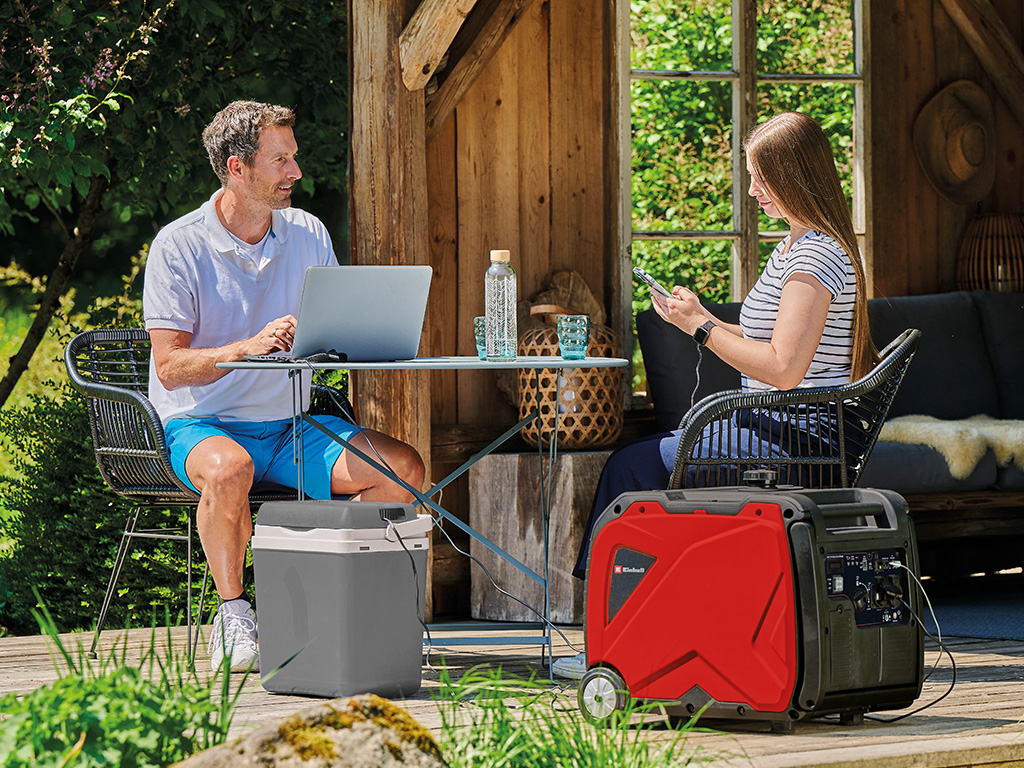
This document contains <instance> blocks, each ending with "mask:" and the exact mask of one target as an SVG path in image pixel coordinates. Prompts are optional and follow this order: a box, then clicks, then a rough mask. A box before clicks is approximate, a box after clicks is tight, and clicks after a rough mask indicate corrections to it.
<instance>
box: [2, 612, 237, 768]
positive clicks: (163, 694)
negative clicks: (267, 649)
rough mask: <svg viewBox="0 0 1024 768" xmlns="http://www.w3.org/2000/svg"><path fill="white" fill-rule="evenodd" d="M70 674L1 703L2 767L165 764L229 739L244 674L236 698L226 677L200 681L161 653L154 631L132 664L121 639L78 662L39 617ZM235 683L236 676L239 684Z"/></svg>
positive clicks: (178, 658) (176, 657) (177, 659)
mask: <svg viewBox="0 0 1024 768" xmlns="http://www.w3.org/2000/svg"><path fill="white" fill-rule="evenodd" d="M40 626H41V627H42V628H43V631H44V633H45V634H48V635H50V637H51V642H53V643H54V645H55V646H56V649H57V651H58V653H59V656H60V657H61V658H62V659H63V662H64V665H65V666H66V669H65V670H64V671H63V673H62V674H61V675H60V677H59V678H58V679H57V680H56V681H55V682H53V683H51V684H48V685H44V686H42V687H41V688H37V689H36V690H34V691H32V692H31V693H29V694H27V695H25V696H19V695H18V694H8V695H6V696H3V697H0V712H3V713H5V714H7V715H9V717H8V719H6V720H4V721H3V722H2V723H0V766H3V768H29V766H32V767H35V766H65V765H74V766H81V767H82V768H88V767H89V766H109V765H120V766H137V767H138V768H143V767H144V766H164V765H168V764H170V763H172V762H176V761H178V760H181V759H183V758H185V757H187V756H188V755H190V754H193V753H195V752H198V751H201V750H204V749H208V748H210V747H212V746H214V745H216V744H220V743H221V742H223V741H224V740H225V738H226V737H227V732H228V728H229V727H230V725H231V718H232V713H233V711H234V706H235V703H236V702H237V700H238V694H239V692H240V691H241V689H242V684H243V683H244V682H245V676H243V677H242V678H241V682H239V683H237V687H236V689H235V691H234V693H232V691H231V686H230V685H229V674H228V673H227V671H226V670H225V671H224V672H223V673H222V674H218V675H216V676H213V677H211V678H208V679H201V678H200V677H199V676H198V675H197V674H196V671H195V668H194V667H193V666H191V665H190V664H188V660H187V656H186V654H185V652H184V651H183V650H181V649H180V648H179V650H178V651H177V652H175V651H172V650H171V649H172V648H173V645H172V644H171V642H170V637H168V643H167V647H166V649H165V650H164V651H162V652H159V651H158V650H157V644H156V632H155V630H154V632H153V635H151V637H150V642H149V646H148V648H146V649H143V653H142V658H141V660H140V661H139V663H138V664H131V663H128V659H127V638H125V640H124V642H123V643H122V644H121V645H120V647H115V648H114V650H113V651H112V652H111V653H110V654H109V655H108V656H107V657H106V658H101V659H99V660H97V661H95V662H92V663H90V662H89V661H87V660H86V659H85V658H84V656H85V654H84V653H83V651H82V647H81V645H79V646H78V649H77V659H76V658H75V657H74V656H73V655H72V653H71V652H69V651H68V650H67V649H66V648H65V647H64V646H63V644H62V643H61V641H60V638H59V637H57V633H56V628H55V627H54V625H53V622H52V620H51V619H50V618H49V617H48V615H46V616H45V617H40ZM236 679H238V678H236Z"/></svg>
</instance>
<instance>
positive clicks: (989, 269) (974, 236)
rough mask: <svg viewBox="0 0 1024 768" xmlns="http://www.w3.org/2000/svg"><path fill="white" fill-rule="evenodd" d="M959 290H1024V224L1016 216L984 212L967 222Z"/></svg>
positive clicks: (962, 250) (958, 264) (961, 252)
mask: <svg viewBox="0 0 1024 768" xmlns="http://www.w3.org/2000/svg"><path fill="white" fill-rule="evenodd" d="M956 282H957V287H958V288H960V290H962V291H973V290H985V291H1024V221H1022V219H1021V217H1020V216H1018V215H1016V214H1008V213H980V214H977V215H976V216H973V217H972V218H971V220H970V221H969V222H968V223H967V230H966V231H965V232H964V239H963V243H962V244H961V246H960V260H959V261H958V262H957V275H956Z"/></svg>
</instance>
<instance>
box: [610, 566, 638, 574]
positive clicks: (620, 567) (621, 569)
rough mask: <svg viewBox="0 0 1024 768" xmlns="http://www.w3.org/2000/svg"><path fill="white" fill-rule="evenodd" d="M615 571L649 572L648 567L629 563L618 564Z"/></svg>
mask: <svg viewBox="0 0 1024 768" xmlns="http://www.w3.org/2000/svg"><path fill="white" fill-rule="evenodd" d="M612 572H613V573H647V569H646V568H634V567H632V566H629V565H616V566H615V568H614V570H613V571H612Z"/></svg>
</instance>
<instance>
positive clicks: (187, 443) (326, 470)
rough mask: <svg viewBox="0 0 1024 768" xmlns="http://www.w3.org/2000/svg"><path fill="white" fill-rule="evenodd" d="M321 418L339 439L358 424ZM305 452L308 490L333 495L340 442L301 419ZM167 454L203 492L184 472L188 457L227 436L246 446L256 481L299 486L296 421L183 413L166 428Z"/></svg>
mask: <svg viewBox="0 0 1024 768" xmlns="http://www.w3.org/2000/svg"><path fill="white" fill-rule="evenodd" d="M316 420H317V421H318V422H320V423H321V424H323V425H324V426H325V427H327V428H328V429H329V430H331V431H332V432H334V433H335V434H336V435H338V436H339V437H343V438H344V439H346V440H350V439H351V438H352V436H353V435H355V434H356V433H357V432H359V428H358V427H357V426H355V425H354V424H351V423H349V422H347V421H345V420H344V419H341V418H338V417H337V416H317V417H316ZM299 427H300V429H301V430H302V442H303V448H304V452H305V462H304V472H305V476H304V479H305V492H306V495H307V496H309V497H311V498H314V499H329V498H331V469H332V468H333V467H334V462H336V461H337V460H338V457H339V456H340V455H341V452H342V450H344V449H343V448H342V446H341V445H339V444H338V443H336V442H334V441H333V440H331V438H329V437H327V435H325V434H324V433H323V432H321V431H320V430H318V429H317V428H316V427H314V426H311V425H309V424H306V423H305V422H302V423H300V425H299ZM164 433H165V435H166V436H167V453H168V454H169V455H170V459H171V466H172V467H173V468H174V472H175V474H176V475H177V476H178V477H180V478H181V480H182V482H184V483H185V484H186V485H188V487H189V488H191V489H192V490H194V491H196V492H197V493H198V492H199V489H198V488H196V487H195V486H194V485H193V484H192V481H191V480H189V478H188V474H187V473H186V472H185V461H186V459H188V455H189V454H190V453H191V452H192V449H193V448H195V447H196V446H197V445H198V444H199V443H201V442H202V441H203V440H205V439H206V438H208V437H213V436H215V435H223V436H225V437H229V438H231V439H232V440H234V441H235V442H236V443H238V444H239V445H240V446H242V448H244V449H245V451H246V453H248V454H249V456H251V457H252V462H253V465H254V466H255V474H254V475H253V483H261V482H263V483H277V484H278V485H284V486H287V487H289V488H298V487H299V467H298V465H297V464H296V463H295V461H294V455H295V453H294V448H293V447H292V420H291V419H280V420H277V421H221V420H220V419H217V418H212V417H203V418H190V417H181V418H176V419H171V420H170V421H169V422H167V425H166V426H165V427H164Z"/></svg>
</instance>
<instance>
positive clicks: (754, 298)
mask: <svg viewBox="0 0 1024 768" xmlns="http://www.w3.org/2000/svg"><path fill="white" fill-rule="evenodd" d="M788 240H789V238H788V237H787V238H786V239H785V240H783V241H782V242H781V243H779V244H778V245H777V246H776V247H775V250H774V251H773V252H772V255H771V257H770V258H769V259H768V263H767V264H766V265H765V268H764V272H762V273H761V277H759V278H758V280H757V283H756V284H755V285H754V287H753V289H752V290H751V291H750V293H749V294H747V298H746V299H744V300H743V306H742V308H741V309H740V327H741V328H742V329H743V335H744V337H746V338H748V339H754V340H755V341H771V338H772V330H773V329H774V328H775V319H776V317H777V316H778V313H779V301H780V300H781V299H782V287H783V286H784V285H785V284H786V281H787V280H789V278H790V277H792V276H793V275H795V274H797V273H801V274H806V275H811V276H812V277H814V278H815V279H817V280H818V281H819V282H820V283H821V284H822V285H823V286H825V287H826V288H827V289H828V290H829V292H830V293H831V294H832V303H831V304H829V308H828V319H827V320H826V321H825V330H824V333H823V334H822V337H821V342H820V343H819V344H818V349H817V350H815V352H814V359H813V360H811V365H810V368H808V369H807V374H806V375H805V376H804V378H803V381H801V382H800V383H799V384H798V385H797V386H800V387H829V386H835V385H838V384H846V383H847V382H849V381H850V370H851V368H852V367H853V315H854V309H855V306H856V297H857V279H856V276H855V275H854V273H853V266H852V265H851V264H850V259H849V257H848V256H847V255H846V253H845V252H844V251H843V248H842V246H841V245H839V243H837V242H836V241H835V240H833V239H832V238H831V237H829V236H828V235H825V234H822V233H821V232H815V231H813V230H812V231H810V232H808V233H807V234H806V235H804V236H803V237H801V238H800V239H799V240H797V241H796V242H795V243H794V244H793V246H792V247H791V248H790V249H789V252H788V253H783V252H782V249H783V248H784V247H785V245H786V243H787V242H788ZM742 386H743V389H746V390H755V391H758V390H765V389H772V387H769V386H768V385H767V384H764V383H762V382H760V381H757V380H756V379H752V378H750V377H749V376H746V375H744V376H743V382H742Z"/></svg>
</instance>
